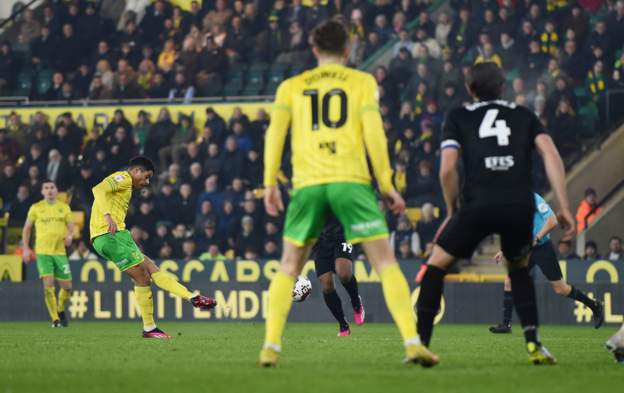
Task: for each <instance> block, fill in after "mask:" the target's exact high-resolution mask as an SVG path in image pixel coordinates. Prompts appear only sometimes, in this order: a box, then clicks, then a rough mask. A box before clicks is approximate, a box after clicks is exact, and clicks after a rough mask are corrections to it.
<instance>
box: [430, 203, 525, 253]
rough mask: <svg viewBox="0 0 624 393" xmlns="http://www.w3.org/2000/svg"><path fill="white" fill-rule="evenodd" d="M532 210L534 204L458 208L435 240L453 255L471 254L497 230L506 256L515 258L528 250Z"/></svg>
mask: <svg viewBox="0 0 624 393" xmlns="http://www.w3.org/2000/svg"><path fill="white" fill-rule="evenodd" d="M534 212H535V208H534V206H533V205H501V206H487V207H475V208H470V207H468V208H460V209H459V211H458V212H457V213H456V214H455V215H454V216H453V217H452V218H451V220H450V221H449V222H448V224H447V225H446V226H445V227H444V229H443V230H442V233H441V234H440V237H439V238H438V241H437V244H438V245H439V246H440V247H442V248H443V249H444V251H446V252H448V253H449V254H451V255H452V256H454V257H456V258H470V257H471V256H472V254H473V253H474V250H475V249H476V248H477V246H478V245H479V243H480V242H481V241H482V240H483V239H484V238H485V237H486V236H488V235H491V234H494V233H498V234H499V235H500V237H501V245H502V247H501V249H502V251H503V255H505V258H506V259H507V260H510V261H517V260H520V259H522V258H524V257H526V256H527V255H528V254H529V252H530V251H531V243H532V237H533V214H534Z"/></svg>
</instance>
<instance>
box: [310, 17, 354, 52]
mask: <svg viewBox="0 0 624 393" xmlns="http://www.w3.org/2000/svg"><path fill="white" fill-rule="evenodd" d="M348 41H349V34H348V33H347V29H346V28H345V26H344V24H342V23H341V22H339V21H337V20H333V19H331V20H328V21H325V22H323V23H321V24H320V25H318V26H317V27H316V28H315V29H314V31H313V32H312V45H314V47H315V48H316V49H318V50H319V51H321V52H323V53H328V54H333V55H342V54H343V53H344V50H345V48H346V46H347V43H348Z"/></svg>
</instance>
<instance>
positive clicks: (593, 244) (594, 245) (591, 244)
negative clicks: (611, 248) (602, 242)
mask: <svg viewBox="0 0 624 393" xmlns="http://www.w3.org/2000/svg"><path fill="white" fill-rule="evenodd" d="M587 247H592V248H593V249H594V250H598V245H597V244H596V242H595V241H592V240H590V241H588V242H587V243H585V248H587Z"/></svg>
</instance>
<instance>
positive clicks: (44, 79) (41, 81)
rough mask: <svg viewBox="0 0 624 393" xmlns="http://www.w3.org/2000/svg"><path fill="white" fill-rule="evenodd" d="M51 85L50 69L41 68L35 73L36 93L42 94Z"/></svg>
mask: <svg viewBox="0 0 624 393" xmlns="http://www.w3.org/2000/svg"><path fill="white" fill-rule="evenodd" d="M50 86H52V71H51V70H41V71H39V73H38V74H37V84H36V89H37V95H38V96H43V95H45V94H46V93H47V92H48V89H50Z"/></svg>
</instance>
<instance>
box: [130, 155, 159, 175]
mask: <svg viewBox="0 0 624 393" xmlns="http://www.w3.org/2000/svg"><path fill="white" fill-rule="evenodd" d="M135 167H139V168H141V169H143V170H144V171H152V172H156V170H155V169H154V163H153V162H152V160H150V159H149V158H147V157H145V156H136V157H134V158H132V159H130V163H129V164H128V168H135Z"/></svg>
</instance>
